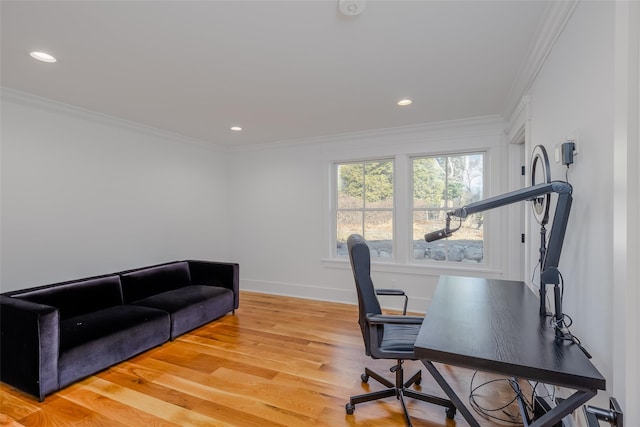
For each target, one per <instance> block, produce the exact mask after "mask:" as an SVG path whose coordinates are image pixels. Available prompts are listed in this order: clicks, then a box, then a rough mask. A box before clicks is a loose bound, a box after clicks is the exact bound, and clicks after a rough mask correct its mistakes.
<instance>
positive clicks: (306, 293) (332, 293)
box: [240, 279, 431, 313]
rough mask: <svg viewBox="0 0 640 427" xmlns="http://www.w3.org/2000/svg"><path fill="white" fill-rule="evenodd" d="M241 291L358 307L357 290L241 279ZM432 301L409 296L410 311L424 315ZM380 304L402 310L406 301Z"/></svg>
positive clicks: (393, 299)
mask: <svg viewBox="0 0 640 427" xmlns="http://www.w3.org/2000/svg"><path fill="white" fill-rule="evenodd" d="M240 290H242V291H250V292H259V293H263V294H272V295H282V296H288V297H295V298H305V299H312V300H318V301H328V302H338V303H344V304H352V305H356V304H357V303H358V297H357V294H356V290H355V289H353V290H345V289H337V288H326V287H320V286H310V285H300V284H295V283H283V282H270V281H264V280H251V279H248V280H247V279H241V280H240ZM430 301H431V300H430V299H428V298H419V297H412V296H409V304H408V308H407V310H408V311H411V312H413V313H424V307H428V305H429V302H430ZM380 304H381V305H382V306H383V308H386V309H393V310H400V309H402V305H403V304H404V300H403V299H402V298H398V297H382V298H380Z"/></svg>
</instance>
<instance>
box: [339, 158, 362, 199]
mask: <svg viewBox="0 0 640 427" xmlns="http://www.w3.org/2000/svg"><path fill="white" fill-rule="evenodd" d="M337 203H338V209H349V208H362V207H363V206H364V170H363V164H362V163H354V164H342V165H338V200H337Z"/></svg>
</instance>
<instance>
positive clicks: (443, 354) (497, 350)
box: [415, 276, 606, 390]
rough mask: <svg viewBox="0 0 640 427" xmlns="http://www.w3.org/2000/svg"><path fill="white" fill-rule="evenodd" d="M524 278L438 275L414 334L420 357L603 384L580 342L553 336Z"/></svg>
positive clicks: (575, 384) (575, 385)
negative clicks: (494, 278) (429, 302)
mask: <svg viewBox="0 0 640 427" xmlns="http://www.w3.org/2000/svg"><path fill="white" fill-rule="evenodd" d="M538 310H539V301H538V298H537V297H536V296H535V295H534V294H533V292H531V290H530V289H529V288H527V287H526V285H525V284H524V283H523V282H514V281H507V280H493V279H481V278H470V277H454V276H442V277H441V278H440V281H439V283H438V287H437V289H436V293H435V295H434V297H433V300H432V301H431V305H430V307H429V310H428V311H427V314H426V316H425V320H424V322H423V324H422V328H421V329H420V334H419V335H418V338H417V340H416V344H415V351H416V354H417V355H418V357H419V358H421V359H426V360H430V361H432V362H440V363H446V364H450V365H455V366H462V367H466V368H470V369H479V370H482V371H487V372H494V373H497V374H502V375H508V376H515V377H519V378H526V379H531V380H535V381H541V382H543V383H549V384H555V385H559V386H564V387H568V388H572V389H590V390H593V389H600V390H604V389H605V385H606V382H605V379H604V377H603V376H602V374H600V372H598V370H597V369H596V368H595V367H594V366H593V364H592V363H591V362H590V361H589V359H588V358H587V357H586V356H585V354H584V353H583V352H582V351H581V350H580V348H579V347H578V346H577V345H575V344H573V343H572V342H570V341H565V340H558V339H556V338H555V333H554V330H553V328H552V327H551V326H550V325H549V321H550V318H549V317H546V318H545V317H540V315H539V313H538Z"/></svg>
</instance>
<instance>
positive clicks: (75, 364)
mask: <svg viewBox="0 0 640 427" xmlns="http://www.w3.org/2000/svg"><path fill="white" fill-rule="evenodd" d="M169 333H170V319H169V314H168V313H166V312H164V311H161V310H156V309H153V308H148V307H141V306H128V305H120V306H117V307H110V308H107V309H104V310H99V311H96V312H93V313H89V314H85V315H82V316H76V317H73V318H70V319H67V320H64V321H61V322H60V358H59V363H58V369H59V371H58V375H59V376H58V379H59V383H60V387H61V388H62V387H64V386H66V385H69V384H71V383H72V382H74V381H76V380H78V379H80V378H83V377H86V376H88V375H91V374H93V373H95V372H97V371H100V370H102V369H105V368H107V367H109V366H111V365H113V364H115V363H118V362H121V361H123V360H126V359H128V358H130V357H132V356H134V355H136V354H138V353H141V352H143V351H145V350H148V349H150V348H152V347H155V346H158V345H160V344H162V343H164V342H166V341H167V340H168V339H169Z"/></svg>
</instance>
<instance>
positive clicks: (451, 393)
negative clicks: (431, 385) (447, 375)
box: [422, 360, 564, 427]
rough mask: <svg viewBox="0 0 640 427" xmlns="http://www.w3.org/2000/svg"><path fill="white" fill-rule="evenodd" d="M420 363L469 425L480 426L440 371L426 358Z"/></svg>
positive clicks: (472, 426)
mask: <svg viewBox="0 0 640 427" xmlns="http://www.w3.org/2000/svg"><path fill="white" fill-rule="evenodd" d="M422 363H423V364H424V366H425V368H427V371H429V373H430V374H431V376H432V377H433V379H434V380H436V382H437V383H438V385H439V386H440V388H441V389H442V391H444V392H445V394H446V395H447V396H448V397H449V399H450V400H451V402H452V403H453V404H454V405H455V407H456V409H457V410H458V411H460V414H461V415H462V417H463V418H464V419H465V420H466V421H467V422H468V423H469V425H470V426H471V427H480V424H478V421H476V419H475V418H474V417H473V415H472V414H471V412H470V411H469V409H467V407H466V406H465V404H464V403H463V402H462V400H460V398H459V397H458V395H457V394H456V392H455V391H453V389H452V388H451V386H450V385H449V383H447V381H446V380H445V379H444V377H443V376H442V375H440V372H438V370H437V369H436V367H435V366H433V363H431V362H430V361H428V360H423V361H422ZM563 403H564V402H563Z"/></svg>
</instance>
